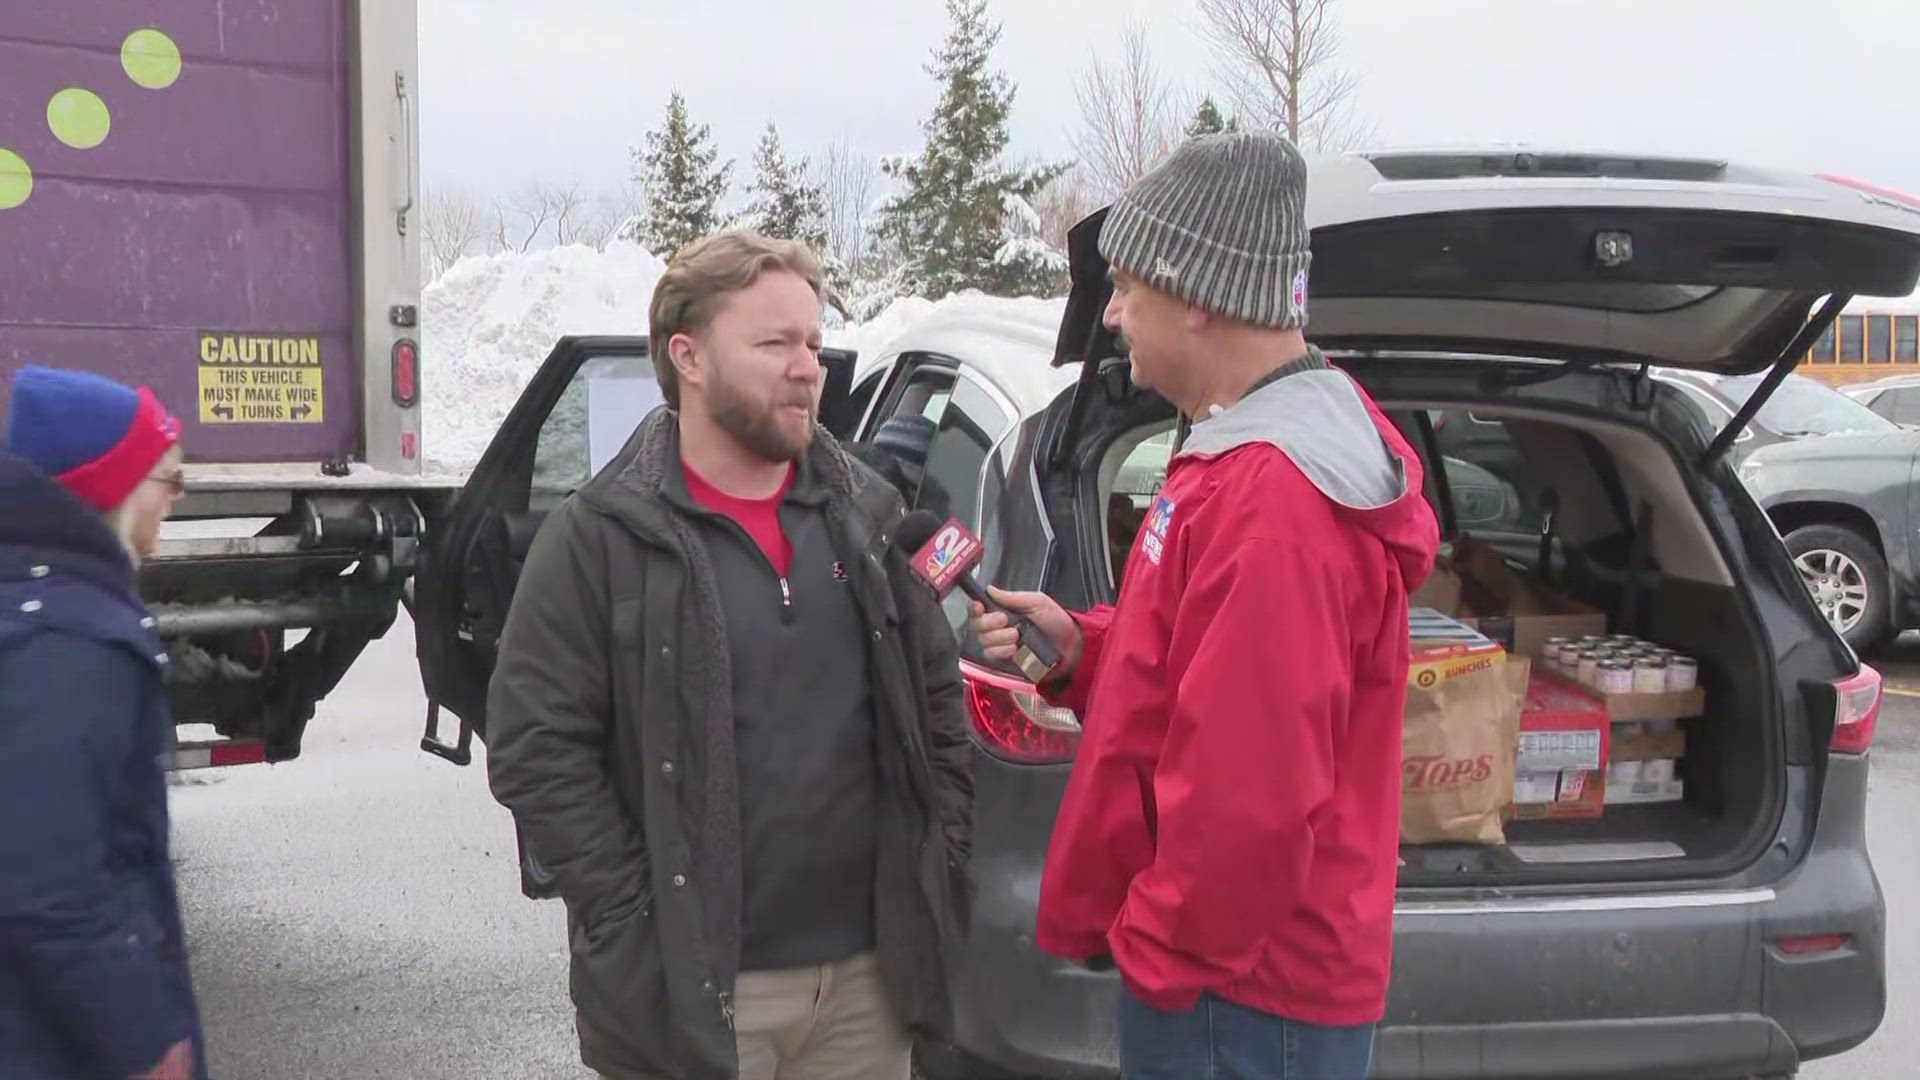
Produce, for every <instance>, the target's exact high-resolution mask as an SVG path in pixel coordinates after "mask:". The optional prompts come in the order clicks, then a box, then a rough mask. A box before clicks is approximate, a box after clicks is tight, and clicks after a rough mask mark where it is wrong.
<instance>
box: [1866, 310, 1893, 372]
mask: <svg viewBox="0 0 1920 1080" xmlns="http://www.w3.org/2000/svg"><path fill="white" fill-rule="evenodd" d="M1867 363H1869V364H1891V363H1893V319H1892V317H1890V316H1887V315H1869V316H1867Z"/></svg>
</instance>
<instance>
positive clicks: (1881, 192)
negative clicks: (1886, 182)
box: [1816, 173, 1920, 210]
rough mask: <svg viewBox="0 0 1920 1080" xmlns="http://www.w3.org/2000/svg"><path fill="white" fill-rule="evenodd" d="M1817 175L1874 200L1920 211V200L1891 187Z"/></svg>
mask: <svg viewBox="0 0 1920 1080" xmlns="http://www.w3.org/2000/svg"><path fill="white" fill-rule="evenodd" d="M1816 175H1818V176H1819V177H1820V179H1822V180H1826V181H1828V182H1830V183H1835V184H1839V185H1841V186H1843V187H1850V188H1852V189H1853V190H1855V191H1858V192H1862V193H1864V194H1867V195H1871V196H1873V197H1874V198H1877V199H1883V200H1887V201H1891V202H1894V203H1899V204H1901V205H1902V206H1903V207H1904V208H1905V209H1909V210H1920V198H1915V197H1914V196H1912V195H1909V194H1907V193H1906V192H1904V191H1895V190H1894V189H1892V188H1889V187H1881V186H1880V185H1879V184H1870V183H1868V182H1866V181H1865V180H1855V179H1854V178H1853V177H1851V176H1835V175H1833V174H1832V173H1818V174H1816Z"/></svg>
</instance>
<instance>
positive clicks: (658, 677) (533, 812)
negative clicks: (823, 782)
mask: <svg viewBox="0 0 1920 1080" xmlns="http://www.w3.org/2000/svg"><path fill="white" fill-rule="evenodd" d="M807 465H808V469H809V472H810V473H811V474H812V476H813V477H815V478H816V479H817V481H818V482H820V483H821V484H823V485H824V486H825V487H826V488H827V491H828V498H827V506H826V513H827V515H828V518H829V522H830V524H831V526H832V531H833V534H834V539H835V545H836V548H837V552H836V554H837V555H838V556H839V558H840V560H841V561H842V562H843V563H844V564H845V565H846V566H847V567H848V573H849V575H850V580H851V582H852V584H853V586H854V588H855V593H856V596H857V598H858V603H859V606H860V611H861V615H862V618H863V621H864V623H865V626H866V629H867V637H866V640H865V641H864V642H859V643H856V642H848V643H847V645H848V647H849V648H855V647H862V646H864V647H865V648H867V649H868V650H869V657H870V667H871V670H872V672H873V679H874V712H875V719H876V723H877V726H878V729H879V730H878V732H877V738H876V745H877V747H878V748H879V766H880V800H881V801H880V805H881V808H882V809H881V818H882V821H881V822H880V824H881V832H880V836H879V843H878V849H879V854H878V862H877V875H876V887H875V904H874V910H875V922H876V926H875V935H876V939H877V943H878V949H879V954H880V960H881V966H882V971H883V973H884V975H885V978H886V982H887V984H888V986H889V989H890V990H891V992H892V993H893V996H894V998H895V1001H896V1003H897V1004H898V1006H899V1008H900V1011H901V1014H902V1015H903V1016H905V1017H907V1018H908V1020H909V1022H910V1023H911V1024H912V1025H913V1026H914V1027H915V1028H916V1029H918V1030H919V1031H920V1032H922V1033H924V1034H927V1035H930V1036H933V1037H944V1036H945V1035H946V1034H947V1028H948V1023H949V1013H950V1011H951V1009H950V1004H949V1000H948V993H947V973H948V970H949V965H950V962H951V960H952V958H953V957H954V956H955V955H956V950H957V946H958V943H959V939H960V937H961V935H962V933H963V932H964V926H965V922H966V917H967V916H966V893H965V890H966V865H967V857H968V853H969V844H970V839H971V838H970V831H971V828H972V797H973V793H972V781H971V778H970V772H969V757H970V755H971V753H972V751H971V749H970V746H969V741H968V736H967V730H966V719H965V714H964V706H963V702H962V697H961V689H960V684H959V673H958V669H957V667H956V664H957V647H956V643H955V640H954V637H953V632H952V630H951V629H950V627H949V626H948V624H947V621H946V618H945V616H944V614H943V613H942V611H941V609H940V606H939V604H938V602H937V600H936V598H935V597H934V595H933V593H932V591H931V590H930V589H929V588H928V587H927V586H926V585H925V584H924V583H922V582H921V581H920V580H918V579H917V578H915V577H914V576H913V575H912V572H911V571H910V570H909V569H908V568H907V564H906V559H905V558H904V557H902V556H901V555H900V554H899V553H898V552H896V551H894V550H893V547H892V529H893V526H894V525H895V524H896V523H897V522H898V520H899V519H900V517H901V515H902V514H903V512H904V508H903V507H902V505H901V501H900V497H899V495H898V494H897V493H896V492H895V491H894V489H893V488H891V487H889V486H888V485H887V484H886V483H885V482H884V481H882V480H881V479H880V478H879V477H878V476H877V475H875V474H874V473H873V472H872V471H871V470H869V469H867V468H866V467H865V466H864V465H860V464H858V463H857V462H855V461H853V460H852V459H851V458H850V457H849V456H848V455H847V454H846V453H845V452H844V451H842V450H841V449H840V447H839V446H838V444H836V443H835V442H834V441H833V440H832V438H831V437H830V436H828V435H826V434H825V433H824V432H822V433H820V434H819V435H818V436H817V437H816V439H815V443H814V447H813V449H812V450H811V451H810V452H809V456H808V460H807ZM679 467H680V449H679V427H678V419H677V415H676V414H675V413H673V412H672V411H670V410H667V409H665V408H662V409H659V410H656V411H655V412H654V413H653V414H652V415H650V416H649V417H648V418H647V419H646V420H645V421H643V422H642V423H641V425H640V427H639V429H638V430H637V431H636V432H635V433H634V436H633V438H632V440H630V441H629V443H628V445H627V447H626V448H625V449H624V450H623V451H622V452H621V453H620V455H619V456H618V457H616V458H615V460H614V461H613V462H611V463H610V464H609V465H608V466H607V467H606V468H605V469H603V470H602V471H601V473H600V475H599V476H597V477H595V478H594V479H593V480H592V481H591V482H589V483H588V484H587V486H586V487H584V488H582V489H581V490H580V491H579V492H578V493H577V494H576V495H575V496H574V497H573V498H572V499H570V500H568V502H567V503H566V504H565V505H564V506H562V507H561V508H560V509H559V510H557V511H556V512H555V513H554V514H553V516H552V517H551V518H550V519H549V521H548V522H547V523H546V525H545V526H544V527H543V528H542V529H541V532H540V535H539V537H538V538H537V539H536V540H535V541H534V544H533V547H532V550H531V551H530V553H529V554H528V556H527V563H526V568H525V571H524V573H523V574H522V576H521V578H520V582H519V585H518V587H517V589H516V590H515V594H514V600H513V604H512V608H511V610H510V612H509V614H508V617H507V622H506V628H505V631H504V633H503V635H502V637H501V644H500V654H499V661H498V665H497V667H496V668H495V672H494V676H493V681H492V684H491V686H490V688H489V696H488V702H487V717H488V721H487V724H488V733H487V743H488V771H489V774H490V779H491V783H492V788H493V792H494V795H495V797H496V798H498V799H499V800H500V802H501V803H503V804H504V805H506V806H507V807H508V808H509V809H511V810H512V811H513V813H514V815H515V817H516V819H517V820H518V821H519V823H520V825H521V827H522V829H523V830H524V832H525V840H526V845H527V848H528V851H529V854H531V855H532V856H533V858H534V859H535V860H537V862H538V863H539V864H540V865H541V866H542V867H543V868H544V870H545V871H546V872H547V873H549V874H551V875H552V877H553V881H554V884H555V887H556V888H557V890H558V892H559V894H560V895H561V897H562V898H563V900H564V901H565V903H566V906H567V924H568V933H569V936H570V946H571V954H572V971H571V987H572V996H573V1001H574V1005H575V1008H576V1019H577V1026H578V1029H579V1034H580V1049H581V1056H582V1059H583V1060H584V1061H585V1063H586V1064H587V1065H588V1066H589V1067H591V1068H595V1069H598V1070H600V1071H602V1072H605V1073H608V1074H611V1075H615V1076H621V1075H629V1074H637V1075H651V1074H657V1075H662V1076H670V1077H677V1078H683V1080H726V1078H731V1077H734V1076H735V1075H736V1074H737V1072H738V1058H737V1054H736V1052H735V1042H734V1033H733V1030H732V1004H731V1001H732V999H731V992H732V987H733V982H734V978H735V976H736V974H737V972H738V966H739V955H740V931H741V916H740V906H741V865H740V847H739V843H740V820H739V818H740V803H739V795H738V792H737V791H736V778H737V775H738V773H737V764H736V761H735V758H734V720H733V714H732V707H731V690H730V685H731V683H730V677H729V673H728V672H729V668H728V655H727V647H726V645H727V635H726V632H725V629H724V626H723V624H722V620H721V609H720V601H719V595H718V593H717V591H716V588H715V583H714V581H713V571H712V567H711V565H710V564H709V561H708V558H707V553H706V549H705V546H704V544H703V543H702V541H701V540H700V539H699V537H698V536H696V535H695V533H694V531H693V527H692V526H691V525H690V523H689V522H688V521H686V520H685V519H684V518H682V517H681V516H680V511H678V510H676V509H675V508H674V507H672V506H671V505H670V504H669V503H668V501H667V498H666V496H665V492H664V488H663V484H664V482H665V479H666V477H667V476H668V472H667V470H669V469H678V468H679ZM795 842H796V843H804V842H805V838H804V837H796V838H795Z"/></svg>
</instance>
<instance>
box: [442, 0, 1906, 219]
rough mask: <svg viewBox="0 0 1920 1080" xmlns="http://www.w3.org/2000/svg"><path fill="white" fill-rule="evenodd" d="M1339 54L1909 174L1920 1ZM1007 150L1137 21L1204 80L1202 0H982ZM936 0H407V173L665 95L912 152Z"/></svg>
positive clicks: (1610, 126)
mask: <svg viewBox="0 0 1920 1080" xmlns="http://www.w3.org/2000/svg"><path fill="white" fill-rule="evenodd" d="M1340 9H1341V14H1342V19H1343V26H1344V44H1343V46H1342V54H1341V55H1342V61H1343V63H1344V64H1345V65H1346V66H1348V67H1350V68H1351V69H1352V70H1353V71H1354V72H1355V73H1356V74H1357V75H1358V76H1359V79H1360V86H1361V97H1360V106H1361V108H1362V110H1363V111H1364V113H1365V114H1366V116H1367V117H1368V119H1370V120H1371V121H1373V122H1374V123H1375V124H1376V125H1377V130H1378V132H1379V136H1380V140H1381V141H1383V142H1387V143H1392V144H1396V145H1408V144H1414V145H1431V144H1437V143H1454V144H1458V143H1476V144H1478V143H1487V142H1529V143H1535V144H1562V145H1574V146H1579V147H1599V148H1605V149H1616V150H1629V151H1636V150H1637V151H1650V152H1666V153H1676V152H1677V153H1689V154H1706V155H1714V156H1723V157H1731V158H1735V159H1739V160H1751V161H1756V162H1761V163H1772V164H1783V165H1790V166H1795V167H1801V168H1805V169H1808V170H1809V171H1814V170H1818V171H1829V172H1838V173H1842V174H1846V175H1852V176H1858V177H1861V178H1863V179H1868V180H1872V181H1875V182H1878V183H1882V184H1886V185H1888V186H1891V187H1896V188H1901V189H1904V190H1908V191H1914V192H1920V136H1917V135H1916V124H1915V121H1914V117H1913V113H1912V108H1913V105H1914V103H1915V102H1917V101H1920V3H1916V2H1913V0H1829V2H1827V3H1820V4H1816V3H1809V2H1806V0H1340ZM993 12H994V15H995V17H996V18H998V19H999V20H1000V21H1001V22H1002V23H1003V24H1004V28H1005V29H1004V34H1003V36H1002V38H1001V42H1000V46H999V49H998V51H997V53H996V61H997V64H998V66H999V67H1000V69H1001V70H1002V71H1004V72H1005V73H1006V74H1007V75H1008V76H1010V77H1011V78H1012V79H1013V80H1014V81H1015V82H1016V83H1017V84H1018V89H1019V93H1018V97H1017V98H1016V100H1015V103H1014V110H1013V119H1012V128H1013V135H1014V150H1015V152H1016V153H1018V154H1021V155H1033V156H1046V157H1054V158H1062V157H1065V156H1068V155H1069V148H1070V138H1071V131H1072V128H1073V127H1074V125H1075V124H1076V123H1077V121H1078V109H1077V106H1076V105H1075V103H1074V96H1073V74H1074V70H1075V68H1076V67H1078V66H1079V65H1080V64H1082V63H1083V62H1084V60H1085V59H1086V57H1087V55H1088V52H1089V50H1090V49H1093V48H1100V47H1110V46H1111V44H1112V43H1113V41H1114V40H1115V39H1116V37H1117V36H1118V34H1119V32H1120V30H1121V28H1122V26H1123V24H1124V23H1125V21H1126V20H1127V19H1128V18H1134V19H1138V20H1140V21H1142V22H1144V23H1146V24H1147V25H1148V26H1149V27H1150V28H1151V31H1152V35H1153V42H1154V48H1155V50H1156V58H1157V59H1158V61H1159V63H1160V64H1161V65H1162V67H1163V68H1164V69H1166V70H1167V71H1168V72H1169V73H1170V74H1171V75H1173V76H1174V77H1176V78H1178V79H1179V80H1181V81H1182V82H1183V83H1184V84H1185V85H1186V86H1187V87H1189V88H1190V90H1191V93H1190V97H1191V98H1192V99H1193V100H1195V101H1197V100H1198V97H1199V95H1200V94H1201V93H1202V92H1204V91H1205V90H1206V89H1209V88H1210V79H1209V71H1210V67H1211V61H1210V57H1209V54H1208V53H1207V50H1206V48H1205V46H1204V45H1203V44H1202V43H1201V42H1200V40H1199V39H1198V38H1197V36H1196V35H1195V33H1194V19H1195V15H1194V10H1193V0H1160V2H1158V3H1155V2H1149V0H1019V2H1017V3H1016V2H1013V0H994V3H993ZM945 29H946V14H945V10H944V7H943V5H942V4H941V3H940V2H939V0H704V2H699V0H692V2H690V0H672V2H667V0H420V38H421V84H422V86H421V98H422V116H423V121H424V122H423V132H422V154H423V156H424V159H425V160H424V166H423V171H424V173H425V175H426V179H427V181H428V183H429V184H430V185H439V186H460V187H466V188H468V189H471V190H474V191H476V192H480V193H494V192H499V191H503V190H508V189H512V188H515V187H518V186H519V185H521V184H524V183H526V182H527V181H530V180H534V179H558V180H575V179H578V180H583V181H587V182H588V183H590V184H593V185H596V186H601V185H611V184H614V183H617V182H618V181H619V180H620V179H621V178H622V177H623V176H624V175H625V174H626V173H627V171H628V162H629V155H628V149H629V147H631V146H633V145H634V144H636V143H638V142H639V141H640V139H641V136H642V134H643V133H644V132H645V131H646V130H647V129H648V128H649V127H652V126H654V125H656V124H657V123H658V122H659V120H660V117H661V114H662V112H663V110H664V108H665V104H666V100H667V95H668V93H669V92H670V91H672V90H674V89H678V90H680V91H682V92H683V93H685V94H686V96H687V100H688V105H689V108H690V110H691V112H692V114H693V117H694V119H695V120H696V121H697V122H701V123H707V124H710V125H711V126H712V128H713V131H714V134H715V136H716V137H717V138H718V139H719V141H720V143H721V146H722V151H723V153H724V154H726V155H730V156H733V157H736V158H739V159H740V164H739V165H738V166H737V167H736V173H735V175H736V178H737V179H740V180H744V179H745V178H746V176H747V172H748V170H747V165H748V161H749V160H750V154H751V151H752V146H753V142H754V140H755V139H756V138H757V137H758V134H759V132H760V130H761V128H762V127H763V126H764V125H765V124H766V122H767V121H768V120H773V121H775V122H776V123H778V124H779V126H780V129H781V132H782V134H783V137H784V138H785V139H786V140H787V142H788V144H789V145H790V147H792V148H794V149H796V150H800V151H802V152H815V151H817V150H818V149H819V148H821V147H823V146H825V145H826V144H827V143H828V142H829V141H830V140H834V139H838V138H845V139H847V140H848V141H850V142H851V143H852V144H853V146H854V147H855V148H856V149H858V150H860V151H862V152H865V153H867V154H874V155H877V154H883V153H897V152H911V151H914V150H917V148H918V146H919V139H920V131H919V125H920V122H921V120H922V119H923V118H924V117H925V116H926V114H927V112H928V111H929V109H930V108H931V106H932V104H933V102H934V100H935V97H936V96H937V93H938V88H937V87H936V85H935V83H934V81H933V79H932V78H931V77H930V76H929V75H927V73H926V71H925V68H926V65H927V63H928V60H929V58H930V55H931V52H932V50H933V49H934V47H935V46H936V45H938V43H939V42H940V40H941V38H942V36H943V34H944V32H945Z"/></svg>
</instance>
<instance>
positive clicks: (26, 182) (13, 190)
mask: <svg viewBox="0 0 1920 1080" xmlns="http://www.w3.org/2000/svg"><path fill="white" fill-rule="evenodd" d="M31 194H33V170H32V169H29V168H27V160H26V159H25V158H23V157H21V156H20V155H19V154H16V153H14V152H13V151H11V150H8V149H7V148H6V147H4V146H0V210H11V209H13V208H14V207H16V206H19V205H20V204H21V203H23V202H26V201H27V196H28V195H31Z"/></svg>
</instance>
